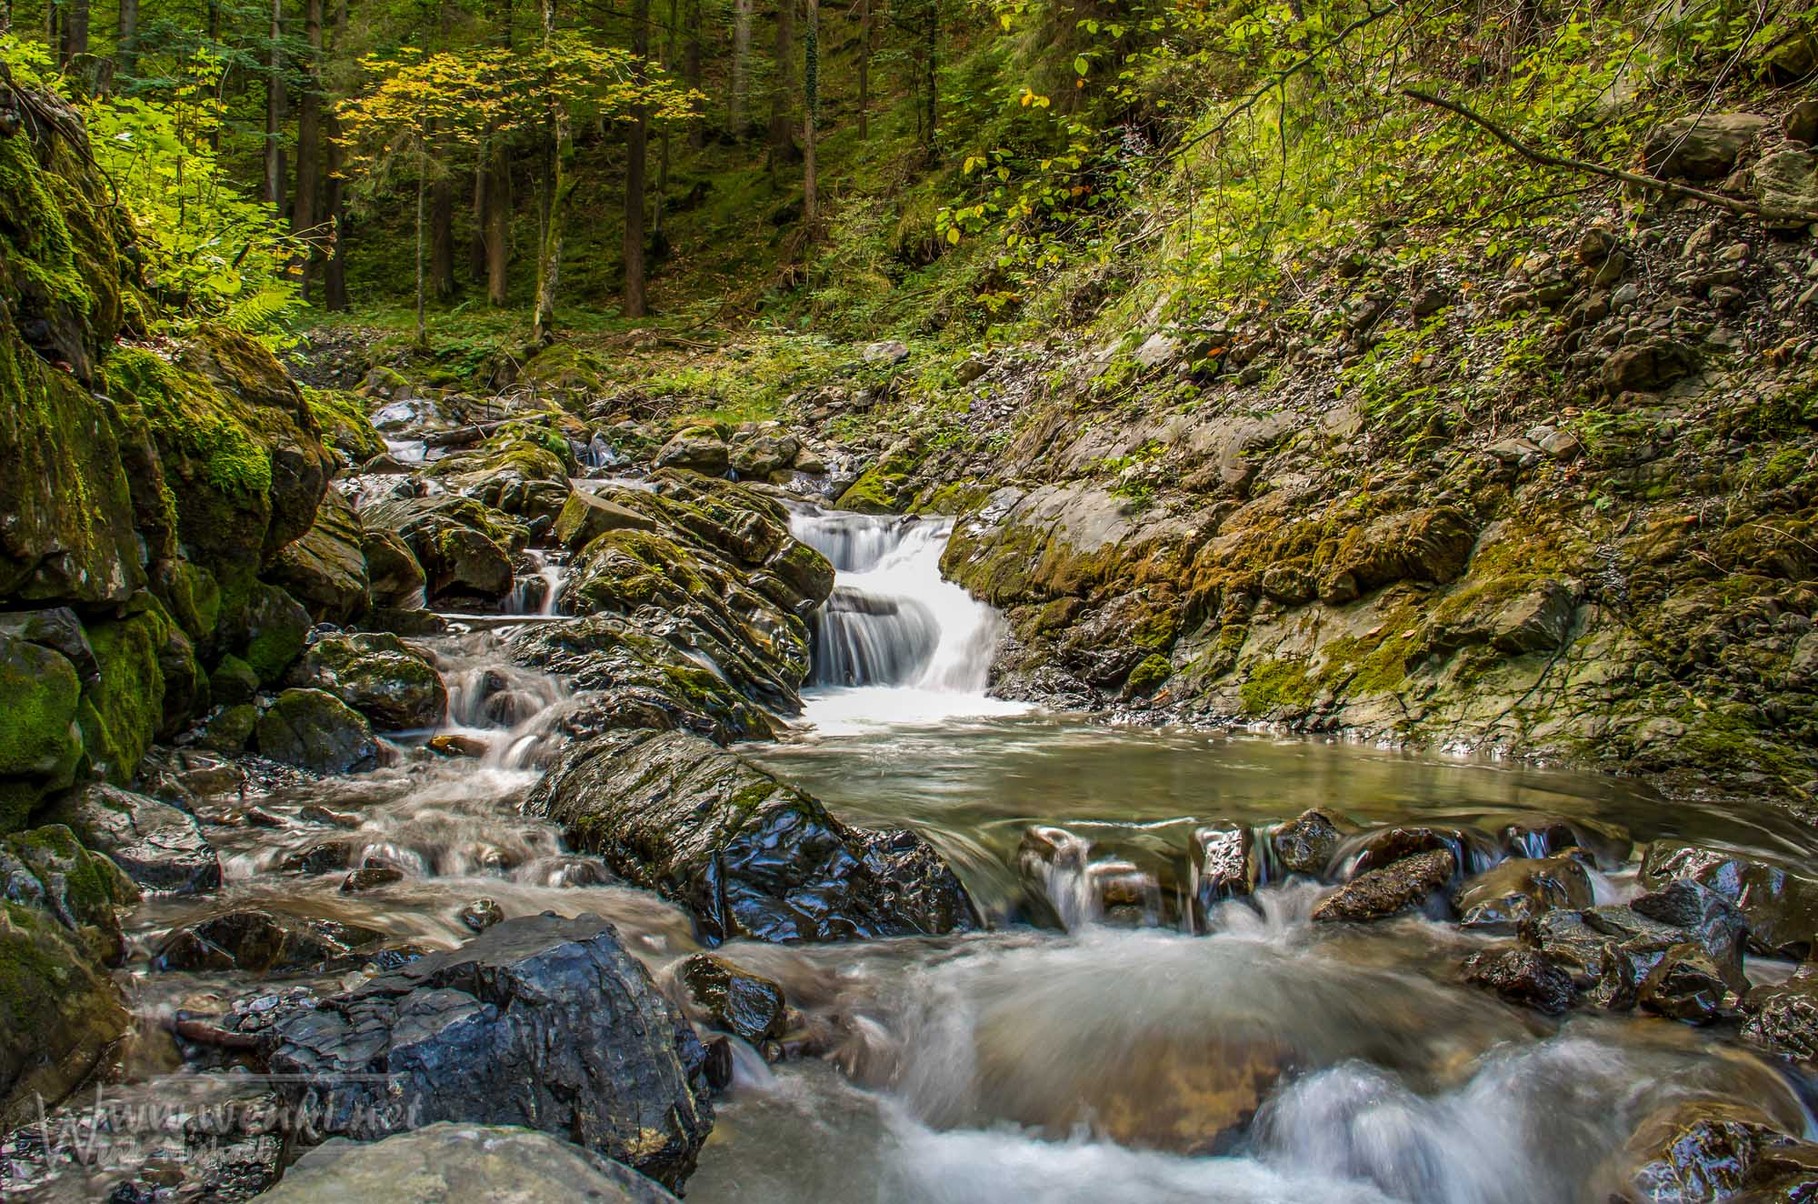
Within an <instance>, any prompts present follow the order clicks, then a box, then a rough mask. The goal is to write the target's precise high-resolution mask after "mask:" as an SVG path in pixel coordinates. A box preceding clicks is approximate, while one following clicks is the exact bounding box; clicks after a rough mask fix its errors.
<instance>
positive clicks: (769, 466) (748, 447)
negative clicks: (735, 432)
mask: <svg viewBox="0 0 1818 1204" xmlns="http://www.w3.org/2000/svg"><path fill="white" fill-rule="evenodd" d="M801 447H802V443H801V440H799V439H797V438H796V437H795V436H794V435H773V434H758V435H752V436H750V437H748V438H738V439H735V440H733V444H732V471H733V472H735V473H737V474H738V475H739V476H740V477H742V478H750V479H753V480H759V481H762V480H767V479H768V478H769V477H770V475H771V474H772V473H778V472H781V471H783V470H784V469H785V468H788V467H789V466H790V465H792V464H794V463H795V457H796V455H797V453H799V452H800V451H801Z"/></svg>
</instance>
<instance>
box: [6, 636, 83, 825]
mask: <svg viewBox="0 0 1818 1204" xmlns="http://www.w3.org/2000/svg"><path fill="white" fill-rule="evenodd" d="M0 697H4V698H5V699H6V705H5V706H3V707H0V779H5V780H6V781H7V783H8V785H9V787H10V789H8V790H7V791H4V792H0V832H5V831H9V830H11V829H13V828H17V827H19V826H21V825H22V824H24V823H25V822H26V820H27V819H28V818H29V815H30V811H31V809H32V806H33V804H34V803H36V801H37V800H38V799H39V798H40V797H42V796H43V795H44V794H45V793H46V792H47V791H49V790H54V789H58V788H61V787H64V786H68V785H69V784H70V782H71V781H72V780H74V777H75V772H76V766H77V764H78V763H79V762H80V760H81V758H82V733H81V731H80V729H78V728H77V726H76V714H77V710H78V708H79V706H80V704H81V698H82V682H81V680H80V679H79V678H78V677H77V676H76V670H75V667H74V666H73V665H71V664H70V663H69V661H68V660H67V659H65V658H64V657H63V656H62V655H60V654H59V653H57V652H54V651H52V650H51V649H49V648H45V647H42V646H40V645H38V644H33V643H29V642H27V641H25V640H22V639H16V638H14V637H12V636H9V635H4V634H0Z"/></svg>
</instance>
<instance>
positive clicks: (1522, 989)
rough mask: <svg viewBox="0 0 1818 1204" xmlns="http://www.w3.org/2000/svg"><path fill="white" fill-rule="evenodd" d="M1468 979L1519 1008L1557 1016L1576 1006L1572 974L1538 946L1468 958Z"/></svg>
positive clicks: (1486, 953)
mask: <svg viewBox="0 0 1818 1204" xmlns="http://www.w3.org/2000/svg"><path fill="white" fill-rule="evenodd" d="M1464 980H1465V981H1466V982H1468V983H1470V984H1471V985H1472V986H1477V987H1483V988H1484V989H1485V990H1489V991H1494V992H1495V993H1496V994H1497V995H1499V996H1501V997H1502V998H1503V999H1504V1000H1506V1001H1508V1002H1509V1003H1512V1004H1515V1005H1516V1006H1517V1007H1524V1008H1533V1009H1534V1010H1535V1011H1537V1012H1545V1013H1547V1014H1548V1015H1550V1016H1556V1015H1558V1014H1559V1013H1561V1012H1564V1011H1566V1010H1567V1009H1569V1008H1570V1007H1571V1006H1572V1001H1573V998H1574V996H1575V994H1576V992H1575V989H1574V987H1573V983H1572V976H1571V975H1569V974H1567V973H1566V972H1565V971H1564V970H1562V969H1560V968H1559V967H1558V966H1557V965H1555V964H1553V962H1551V961H1549V960H1548V959H1547V958H1546V957H1545V956H1544V955H1542V954H1541V952H1540V951H1539V950H1537V949H1519V948H1511V949H1483V950H1479V951H1478V952H1476V953H1473V954H1472V955H1471V956H1470V957H1469V958H1467V959H1466V960H1465V964H1464Z"/></svg>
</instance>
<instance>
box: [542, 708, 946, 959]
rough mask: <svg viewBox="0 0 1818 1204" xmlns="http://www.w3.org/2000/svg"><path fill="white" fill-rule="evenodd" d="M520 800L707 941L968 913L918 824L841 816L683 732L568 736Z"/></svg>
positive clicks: (843, 932) (860, 933) (772, 937)
mask: <svg viewBox="0 0 1818 1204" xmlns="http://www.w3.org/2000/svg"><path fill="white" fill-rule="evenodd" d="M524 810H525V812H526V813H527V814H531V815H539V816H544V817H547V818H549V819H551V820H554V821H555V822H556V823H558V824H560V825H562V827H563V828H564V830H565V832H566V834H567V839H568V842H569V845H570V847H571V848H574V849H576V850H579V851H582V852H588V853H595V854H598V855H599V856H601V857H602V858H603V859H604V860H605V861H606V863H607V865H608V866H610V867H611V868H612V870H613V871H614V872H615V873H617V874H619V875H621V876H623V877H624V878H626V879H628V880H629V881H631V882H632V883H634V884H636V885H639V886H643V887H646V888H648V889H652V890H655V891H657V892H658V893H659V894H661V895H663V896H665V897H667V898H670V899H673V900H675V901H676V902H678V903H680V904H682V905H683V906H684V907H687V908H688V909H689V910H690V911H692V912H693V914H694V917H695V922H696V924H697V926H698V927H699V929H700V932H701V935H702V937H703V939H704V940H706V941H707V942H708V943H710V944H718V943H719V942H722V941H726V940H731V939H733V938H735V937H748V938H751V939H755V940H765V941H782V942H788V941H830V940H847V939H870V938H876V937H885V936H910V935H941V934H944V933H948V932H954V931H959V930H964V929H969V928H971V927H973V925H974V924H975V923H976V920H975V913H974V911H973V908H972V902H971V900H970V899H969V898H968V897H967V895H966V892H965V889H964V888H963V887H962V886H961V885H960V883H959V879H958V878H957V877H955V876H954V874H953V871H952V870H950V869H948V868H947V866H946V865H945V864H943V863H942V861H941V859H940V856H939V855H938V854H937V853H936V852H935V851H934V849H933V847H932V846H930V845H929V844H928V842H927V841H926V840H924V839H922V838H921V837H920V836H917V835H915V834H914V833H912V832H909V831H907V830H901V831H893V832H879V831H867V830H864V829H858V828H851V827H848V826H847V825H845V824H843V823H841V822H840V821H839V820H837V819H835V818H834V817H833V816H832V815H829V814H828V813H827V809H826V808H825V807H823V806H822V805H821V803H820V801H819V800H817V799H815V798H814V797H813V796H812V795H808V794H805V793H803V792H802V791H799V790H796V789H794V788H793V787H790V786H788V785H786V784H784V783H783V782H781V781H779V780H778V779H777V778H775V777H773V776H771V775H770V774H768V773H766V772H764V771H763V770H761V769H758V768H757V767H756V766H754V765H752V764H751V763H750V762H748V761H745V760H744V759H743V758H741V757H739V756H737V755H736V754H734V753H730V752H727V751H725V750H724V749H721V748H718V747H716V746H715V745H714V744H713V743H711V742H710V741H708V740H705V739H702V738H701V737H699V736H695V735H691V734H688V733H685V732H648V731H633V732H613V733H609V734H606V735H603V736H601V737H599V738H596V739H593V740H590V741H587V742H584V743H580V744H576V745H573V746H571V747H569V748H568V749H567V750H566V751H564V752H563V754H562V755H561V757H560V758H559V759H558V760H557V761H556V763H555V764H554V765H553V766H551V768H550V770H549V772H548V773H547V774H545V775H544V777H543V779H542V780H541V781H540V782H538V783H537V785H536V786H535V787H534V788H533V789H532V790H531V792H530V795H529V796H528V798H526V800H525V802H524Z"/></svg>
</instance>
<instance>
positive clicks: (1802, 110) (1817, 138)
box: [1780, 100, 1818, 146]
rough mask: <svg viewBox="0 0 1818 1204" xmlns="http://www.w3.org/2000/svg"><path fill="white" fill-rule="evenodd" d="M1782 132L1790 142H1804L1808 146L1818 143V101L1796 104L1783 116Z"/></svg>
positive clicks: (1798, 102) (1805, 101) (1781, 120)
mask: <svg viewBox="0 0 1818 1204" xmlns="http://www.w3.org/2000/svg"><path fill="white" fill-rule="evenodd" d="M1780 132H1781V133H1782V134H1784V135H1785V136H1786V139H1787V141H1788V142H1803V143H1805V144H1806V145H1808V146H1809V145H1811V144H1812V143H1814V142H1818V100H1801V101H1797V102H1795V103H1794V105H1793V107H1792V108H1790V109H1788V110H1787V111H1786V113H1785V114H1784V115H1782V116H1781V118H1780Z"/></svg>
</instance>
